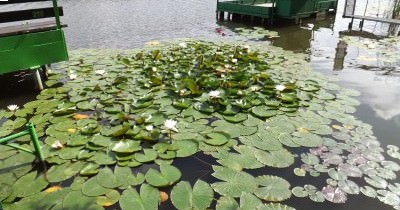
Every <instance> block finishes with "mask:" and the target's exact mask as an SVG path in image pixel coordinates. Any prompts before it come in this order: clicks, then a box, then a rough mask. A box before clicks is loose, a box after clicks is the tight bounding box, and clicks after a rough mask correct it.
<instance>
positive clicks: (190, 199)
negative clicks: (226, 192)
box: [171, 180, 214, 210]
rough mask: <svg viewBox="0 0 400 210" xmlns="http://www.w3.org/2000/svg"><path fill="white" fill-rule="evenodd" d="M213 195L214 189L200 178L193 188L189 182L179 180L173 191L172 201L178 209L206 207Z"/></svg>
mask: <svg viewBox="0 0 400 210" xmlns="http://www.w3.org/2000/svg"><path fill="white" fill-rule="evenodd" d="M213 197H214V191H213V189H212V188H211V187H210V185H209V184H207V183H206V182H204V181H202V180H198V181H197V182H196V183H195V184H194V186H193V189H192V187H191V186H190V184H189V182H186V181H182V182H179V183H178V184H177V185H175V187H174V188H173V189H172V191H171V201H172V203H173V204H174V206H175V207H176V208H177V209H193V210H196V209H197V210H201V209H206V208H208V207H209V206H210V204H211V202H212V200H213Z"/></svg>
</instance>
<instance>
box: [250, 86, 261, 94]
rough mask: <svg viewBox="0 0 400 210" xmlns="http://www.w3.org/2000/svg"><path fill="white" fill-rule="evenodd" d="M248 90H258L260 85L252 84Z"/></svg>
mask: <svg viewBox="0 0 400 210" xmlns="http://www.w3.org/2000/svg"><path fill="white" fill-rule="evenodd" d="M250 90H251V91H252V92H256V91H258V90H260V87H259V86H257V85H253V86H251V87H250Z"/></svg>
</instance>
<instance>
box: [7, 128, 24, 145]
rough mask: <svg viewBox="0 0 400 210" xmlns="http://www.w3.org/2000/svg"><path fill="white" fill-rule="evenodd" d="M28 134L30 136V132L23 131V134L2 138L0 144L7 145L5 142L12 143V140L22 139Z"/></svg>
mask: <svg viewBox="0 0 400 210" xmlns="http://www.w3.org/2000/svg"><path fill="white" fill-rule="evenodd" d="M28 134H29V131H27V130H25V131H21V132H19V133H16V134H12V135H9V136H6V137H3V138H0V144H2V143H5V142H7V141H10V140H12V139H16V138H19V137H21V136H25V135H28Z"/></svg>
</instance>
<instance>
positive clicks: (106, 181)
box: [96, 167, 120, 189]
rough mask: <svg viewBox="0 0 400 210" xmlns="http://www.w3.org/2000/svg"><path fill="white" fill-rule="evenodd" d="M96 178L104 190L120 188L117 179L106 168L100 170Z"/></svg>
mask: <svg viewBox="0 0 400 210" xmlns="http://www.w3.org/2000/svg"><path fill="white" fill-rule="evenodd" d="M96 177H97V183H99V184H100V185H101V186H103V187H105V188H109V189H113V188H116V187H118V186H120V185H119V182H118V180H117V177H116V176H115V175H114V173H113V172H112V170H111V169H110V168H108V167H105V168H103V169H101V170H100V171H99V173H98V174H97V176H96Z"/></svg>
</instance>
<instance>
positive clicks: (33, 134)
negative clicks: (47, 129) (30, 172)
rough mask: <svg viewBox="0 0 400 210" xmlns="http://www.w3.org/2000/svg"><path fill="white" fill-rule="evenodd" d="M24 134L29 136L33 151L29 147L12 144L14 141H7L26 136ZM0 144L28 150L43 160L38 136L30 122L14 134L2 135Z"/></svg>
mask: <svg viewBox="0 0 400 210" xmlns="http://www.w3.org/2000/svg"><path fill="white" fill-rule="evenodd" d="M26 135H30V136H31V140H32V143H33V147H34V148H35V151H32V150H30V149H27V148H25V147H21V146H19V145H18V144H14V143H8V142H9V141H11V140H13V139H16V138H19V137H22V136H26ZM0 144H1V145H4V146H8V147H12V148H15V149H18V150H21V151H24V152H28V153H31V154H34V155H37V156H38V158H39V160H40V161H42V162H43V161H44V156H43V152H42V149H41V147H40V143H39V139H38V136H37V134H36V130H35V126H34V125H33V124H32V123H29V124H27V125H26V130H24V131H21V132H19V133H15V134H11V135H9V136H6V137H2V138H0Z"/></svg>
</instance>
